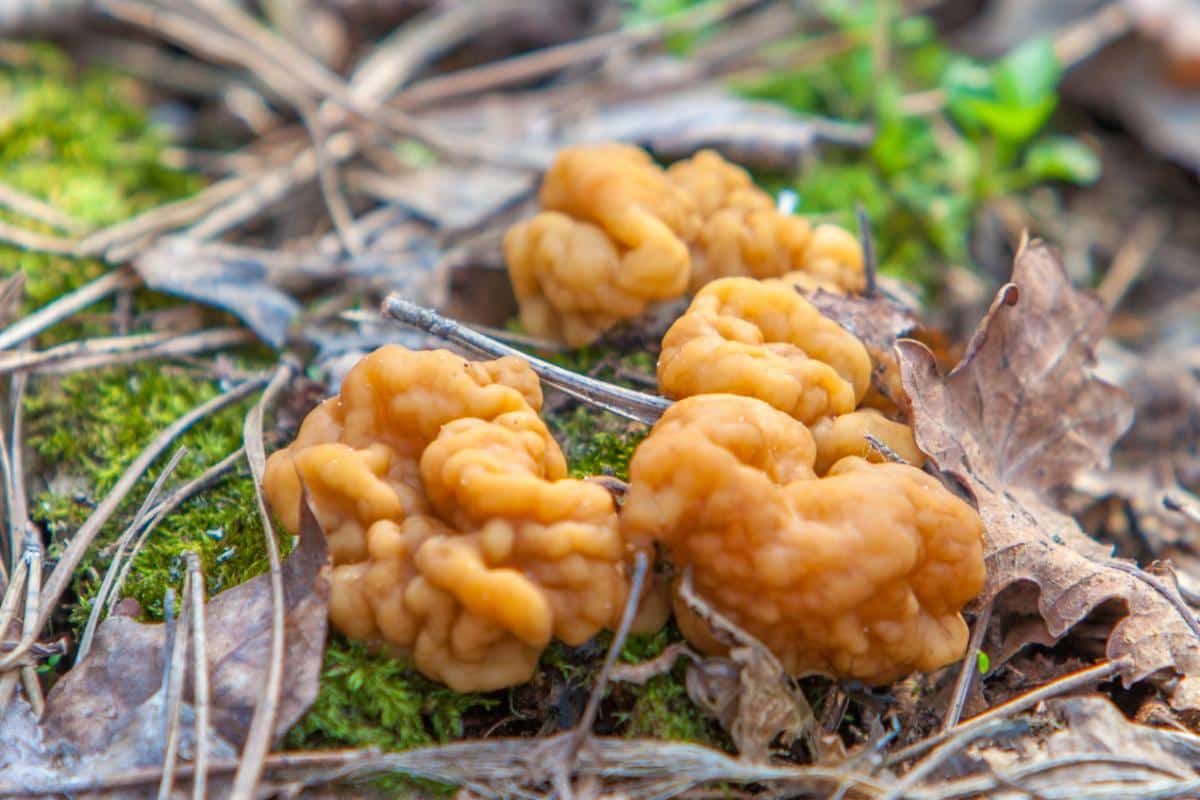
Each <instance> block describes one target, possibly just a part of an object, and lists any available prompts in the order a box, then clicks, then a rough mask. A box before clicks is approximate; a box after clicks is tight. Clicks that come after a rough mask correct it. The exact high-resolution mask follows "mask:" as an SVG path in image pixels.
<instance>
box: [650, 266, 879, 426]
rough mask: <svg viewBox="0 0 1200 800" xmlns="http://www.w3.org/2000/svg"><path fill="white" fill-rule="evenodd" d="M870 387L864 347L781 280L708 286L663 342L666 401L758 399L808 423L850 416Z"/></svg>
mask: <svg viewBox="0 0 1200 800" xmlns="http://www.w3.org/2000/svg"><path fill="white" fill-rule="evenodd" d="M870 381H871V357H870V356H869V355H868V354H867V349H866V348H865V347H864V346H863V344H862V342H861V341H859V340H858V338H857V337H855V336H854V335H853V334H851V333H850V332H848V331H847V330H846V329H844V328H842V327H841V326H840V325H838V324H837V323H836V322H834V321H832V320H830V319H827V318H826V317H824V316H822V315H821V313H820V312H819V311H817V309H816V308H815V307H814V306H813V305H812V304H811V303H809V302H808V301H807V300H805V299H804V298H803V297H801V296H800V294H799V292H797V291H796V290H795V288H794V287H792V286H791V285H790V284H788V283H787V282H785V281H782V280H762V281H756V280H753V279H751V278H722V279H721V280H717V281H713V282H712V283H710V284H708V285H707V286H705V287H704V288H703V289H701V290H700V292H699V293H698V294H697V295H696V297H695V299H693V300H692V304H691V306H690V307H689V308H688V310H687V313H685V314H684V315H683V316H682V317H680V318H679V319H678V320H676V321H675V323H674V324H673V325H672V326H671V327H670V329H669V330H668V331H667V334H666V336H664V337H663V342H662V353H661V354H660V356H659V360H658V383H659V387H660V389H661V390H662V392H663V394H665V395H667V396H668V397H672V398H683V397H690V396H691V395H696V394H704V393H711V392H729V393H731V394H740V395H745V396H747V397H757V398H759V399H760V400H763V401H765V402H767V403H769V404H770V405H772V406H774V407H775V408H777V409H779V410H780V411H783V412H785V413H787V414H790V415H791V416H793V417H795V418H796V419H799V420H800V421H802V422H805V423H812V422H815V421H817V420H818V419H821V418H822V417H828V416H833V415H838V414H847V413H849V412H851V411H853V410H854V409H855V407H856V406H857V405H858V402H859V401H860V400H861V399H862V398H863V396H864V395H865V394H866V392H867V388H868V386H869V385H870Z"/></svg>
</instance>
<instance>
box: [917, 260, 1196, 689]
mask: <svg viewBox="0 0 1200 800" xmlns="http://www.w3.org/2000/svg"><path fill="white" fill-rule="evenodd" d="M1012 281H1013V282H1012V283H1010V284H1008V285H1006V286H1004V287H1003V288H1002V289H1001V290H1000V292H999V294H998V295H997V297H996V300H995V301H994V302H993V304H992V307H991V309H990V310H989V311H988V313H987V315H986V316H985V318H984V320H983V321H982V322H981V323H980V325H979V327H978V328H977V329H976V331H975V334H974V336H973V337H972V340H971V342H970V344H969V345H968V350H967V354H966V356H965V357H964V358H963V361H962V363H960V364H959V365H958V366H957V367H956V368H955V369H954V370H953V371H952V372H951V373H950V374H949V375H946V376H943V375H942V374H940V372H939V370H938V369H937V367H936V365H935V363H934V360H933V356H932V354H931V353H930V352H929V351H928V350H927V349H926V348H925V347H924V346H923V345H921V344H919V343H917V342H912V341H903V342H900V343H899V344H898V345H897V353H898V357H899V361H900V368H901V372H902V376H903V381H904V388H905V391H906V392H907V394H908V395H909V398H910V400H911V402H912V415H913V420H912V421H913V425H914V429H915V432H916V436H917V442H918V444H920V446H921V448H922V450H924V451H925V452H926V453H927V454H928V455H929V457H930V458H931V459H932V460H933V462H934V463H935V464H936V465H937V466H938V467H939V468H940V469H942V470H943V471H945V472H947V473H949V474H951V475H953V476H954V477H955V478H957V479H958V480H959V481H961V482H962V483H963V484H964V485H965V486H966V487H967V488H968V489H969V490H970V492H971V494H972V495H974V497H975V500H976V502H977V504H978V506H979V512H980V514H981V516H982V517H983V520H984V524H985V526H986V529H987V532H986V558H987V566H988V583H987V586H986V587H985V589H984V592H983V595H982V596H981V599H982V600H990V599H993V598H995V597H996V596H997V595H999V593H1000V592H1001V591H1002V590H1004V589H1005V588H1007V587H1009V586H1013V585H1014V584H1020V585H1022V586H1025V587H1027V588H1031V587H1032V588H1036V589H1037V590H1038V597H1037V606H1036V607H1037V610H1038V613H1039V615H1040V617H1041V619H1042V620H1044V622H1045V625H1046V629H1047V632H1048V633H1049V634H1050V636H1051V637H1053V638H1055V639H1057V638H1058V637H1061V636H1062V635H1063V634H1065V633H1066V632H1067V631H1068V630H1069V629H1070V628H1071V627H1072V626H1073V625H1075V624H1076V623H1077V622H1079V621H1080V620H1082V619H1083V618H1084V617H1085V616H1087V615H1088V614H1089V613H1090V612H1092V611H1093V610H1094V609H1096V608H1097V607H1099V606H1100V605H1102V604H1104V603H1107V602H1109V601H1118V602H1120V603H1122V604H1124V606H1125V608H1126V609H1127V611H1128V614H1127V616H1125V617H1123V618H1122V619H1121V620H1120V621H1119V622H1118V623H1117V624H1116V625H1115V626H1114V627H1113V629H1112V631H1111V633H1110V634H1109V637H1108V641H1107V646H1106V647H1107V654H1108V656H1109V657H1110V658H1113V659H1117V658H1125V659H1126V660H1127V661H1128V664H1127V666H1126V668H1125V669H1124V671H1123V673H1122V675H1123V678H1124V680H1125V682H1126V683H1127V684H1131V683H1133V682H1135V681H1139V680H1142V679H1143V678H1146V677H1148V676H1150V675H1152V674H1154V673H1157V672H1159V671H1160V670H1171V671H1173V672H1174V673H1176V674H1178V675H1179V676H1180V678H1181V679H1180V680H1178V681H1176V682H1173V683H1172V684H1171V685H1170V686H1169V687H1167V688H1168V689H1169V692H1170V696H1171V697H1170V699H1171V702H1172V705H1173V706H1174V707H1176V708H1181V709H1184V708H1186V709H1200V680H1198V678H1200V639H1198V637H1197V633H1198V632H1200V626H1198V625H1197V623H1196V619H1195V617H1194V615H1193V614H1192V613H1191V612H1190V611H1189V610H1188V609H1187V608H1186V606H1185V605H1184V604H1183V602H1182V601H1181V600H1180V599H1179V595H1178V592H1177V591H1175V589H1174V587H1173V586H1172V585H1171V584H1170V583H1169V582H1167V581H1163V580H1161V579H1159V578H1156V577H1155V576H1152V575H1149V574H1148V573H1145V572H1142V571H1141V570H1139V569H1137V568H1136V566H1135V565H1133V564H1132V563H1130V562H1126V561H1120V560H1117V559H1113V558H1111V557H1110V550H1109V548H1107V547H1105V546H1103V545H1101V544H1100V543H1099V542H1097V541H1095V540H1094V539H1092V538H1090V537H1088V536H1087V535H1086V534H1085V533H1084V532H1083V531H1082V530H1081V529H1080V528H1079V525H1078V524H1077V523H1076V522H1075V520H1074V519H1072V518H1071V517H1069V516H1067V515H1066V514H1063V513H1061V512H1060V511H1058V510H1057V509H1055V508H1054V507H1052V506H1051V505H1050V503H1049V502H1048V501H1047V500H1046V498H1045V493H1046V492H1047V491H1048V490H1049V489H1051V488H1053V487H1055V486H1060V485H1063V484H1069V483H1070V482H1071V481H1072V480H1073V479H1074V478H1075V477H1076V476H1077V475H1078V474H1079V473H1080V472H1082V471H1083V470H1085V469H1087V468H1089V467H1091V466H1092V465H1094V464H1098V463H1103V462H1105V461H1106V460H1107V458H1108V453H1109V450H1110V449H1111V447H1112V445H1113V443H1114V442H1115V441H1116V440H1117V439H1118V438H1119V437H1120V436H1121V434H1122V433H1124V432H1125V430H1126V429H1127V428H1128V427H1129V425H1130V423H1131V422H1132V416H1133V414H1132V406H1131V404H1130V401H1129V399H1128V397H1127V395H1126V394H1125V393H1124V392H1123V391H1122V390H1120V389H1118V388H1117V387H1114V386H1111V385H1109V384H1107V383H1104V382H1103V381H1101V380H1099V379H1097V378H1095V377H1094V376H1093V375H1092V373H1091V366H1092V364H1093V352H1092V349H1093V346H1094V345H1095V343H1096V342H1097V341H1098V340H1099V338H1100V336H1101V335H1102V333H1103V330H1104V325H1105V313H1104V310H1103V307H1102V304H1101V303H1100V301H1099V300H1098V299H1096V298H1094V297H1093V296H1091V295H1090V294H1087V293H1083V292H1079V291H1077V290H1075V289H1074V288H1072V286H1071V283H1070V280H1069V279H1068V277H1067V275H1066V273H1065V271H1064V270H1063V267H1062V264H1061V262H1060V261H1059V259H1058V257H1057V256H1056V255H1055V254H1054V253H1053V252H1052V251H1051V250H1050V249H1049V248H1048V247H1047V246H1046V245H1045V244H1044V243H1042V242H1039V241H1034V242H1032V243H1029V244H1027V245H1026V246H1024V247H1022V249H1021V251H1020V252H1019V253H1018V254H1017V258H1016V263H1015V265H1014V268H1013V279H1012ZM1005 597H1007V598H1010V599H1012V600H1013V602H1014V603H1015V602H1016V601H1017V599H1018V598H1017V597H1016V596H1014V594H1012V593H1007V594H1006V595H1005ZM1026 599H1028V598H1026ZM1004 610H1005V609H1004V608H997V613H998V614H1003V613H1004Z"/></svg>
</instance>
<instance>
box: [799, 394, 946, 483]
mask: <svg viewBox="0 0 1200 800" xmlns="http://www.w3.org/2000/svg"><path fill="white" fill-rule="evenodd" d="M810 430H811V431H812V435H813V439H814V440H816V444H817V458H816V462H815V464H814V466H815V468H816V470H817V474H818V475H824V474H825V473H827V472H828V471H829V468H830V467H832V466H833V465H834V464H836V463H837V462H838V461H841V460H842V459H843V458H847V457H849V456H858V457H859V458H865V459H866V460H867V461H871V462H874V463H884V462H887V461H890V460H892V459H891V456H895V457H897V458H899V459H900V460H901V461H902V462H903V463H906V464H911V465H913V466H914V467H920V466H922V465H923V464H924V463H925V454H924V453H922V452H921V448H919V447H917V440H916V438H915V437H914V436H913V431H912V428H910V427H909V426H907V425H905V424H904V423H902V422H896V421H895V420H891V419H888V418H887V417H885V416H884V415H883V412H881V411H879V410H877V409H874V408H860V409H859V410H858V411H852V412H850V413H849V414H843V415H841V416H840V417H833V418H829V417H827V418H825V419H822V420H818V421H817V422H816V423H815V424H813V425H812V427H811V429H810ZM868 436H870V437H872V438H874V439H875V440H877V441H878V442H879V443H880V444H882V445H883V446H884V447H886V448H887V449H888V450H890V451H891V453H887V452H882V451H881V450H880V449H879V448H878V447H876V446H874V445H872V444H871V442H870V440H869V439H868V438H867V437H868Z"/></svg>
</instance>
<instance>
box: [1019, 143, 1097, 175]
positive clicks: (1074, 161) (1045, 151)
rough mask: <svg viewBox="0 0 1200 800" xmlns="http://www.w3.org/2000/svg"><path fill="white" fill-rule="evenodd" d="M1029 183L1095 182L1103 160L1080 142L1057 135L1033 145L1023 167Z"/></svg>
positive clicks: (1026, 155)
mask: <svg viewBox="0 0 1200 800" xmlns="http://www.w3.org/2000/svg"><path fill="white" fill-rule="evenodd" d="M1021 169H1022V172H1023V173H1024V177H1025V178H1026V180H1029V181H1030V182H1036V181H1046V180H1056V181H1069V182H1070V183H1078V184H1086V183H1092V182H1093V181H1095V180H1096V179H1097V178H1099V177H1100V158H1099V157H1098V156H1097V155H1096V154H1095V153H1094V152H1092V150H1091V148H1089V147H1088V146H1087V145H1085V144H1084V143H1083V142H1081V141H1079V140H1078V139H1072V138H1069V137H1066V136H1054V137H1050V138H1046V139H1039V140H1038V141H1036V142H1034V143H1033V144H1032V145H1031V146H1030V148H1029V150H1028V152H1026V154H1025V163H1024V164H1023V165H1022V167H1021Z"/></svg>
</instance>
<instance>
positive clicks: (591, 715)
mask: <svg viewBox="0 0 1200 800" xmlns="http://www.w3.org/2000/svg"><path fill="white" fill-rule="evenodd" d="M649 568H650V559H649V558H648V557H647V556H646V552H645V551H644V550H639V551H638V552H637V555H636V556H634V562H633V578H632V579H631V580H630V582H629V595H628V596H627V597H626V598H625V610H624V612H623V613H622V614H621V622H620V624H619V625H618V626H617V630H616V632H615V633H614V634H613V640H612V644H610V645H609V646H608V654H607V655H605V657H604V665H603V666H601V667H600V675H599V677H598V678H597V679H596V685H595V686H593V687H592V694H591V696H590V697H588V702H587V705H586V706H585V707H584V709H583V715H582V716H581V717H580V718H579V722H578V723H577V724H576V725H575V730H573V731H572V732H571V738H570V739H569V740H568V744H567V764H566V768H567V772H568V773H569V772H570V771H571V770H572V769H573V768H574V766H575V759H576V758H577V757H578V756H579V748H580V747H582V746H583V743H584V741H585V740H586V739H587V737H589V736H591V735H592V726H593V725H595V724H596V715H597V714H599V713H600V702H601V701H602V700H603V699H604V691H605V689H607V688H608V680H609V677H610V676H611V675H612V671H613V667H615V666H616V664H617V659H618V658H620V657H621V651H622V650H623V649H624V648H625V640H626V639H627V638H629V629H630V628H632V627H633V619H634V617H636V616H637V611H638V604H639V603H640V602H641V598H642V584H644V583H645V582H646V572H647V571H648V570H649Z"/></svg>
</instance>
